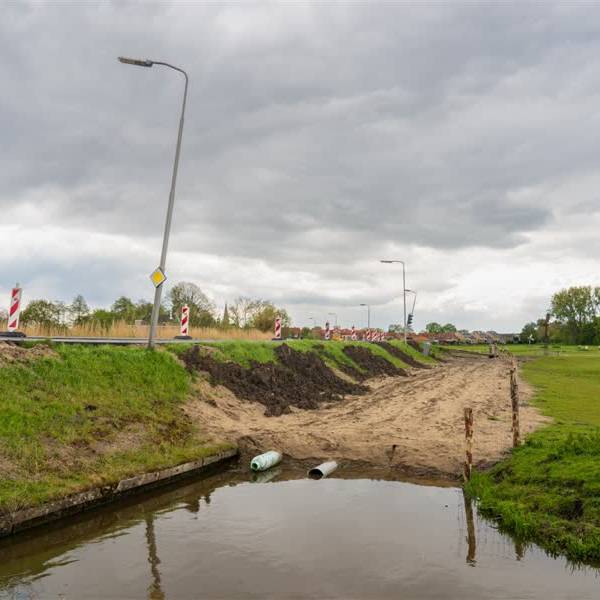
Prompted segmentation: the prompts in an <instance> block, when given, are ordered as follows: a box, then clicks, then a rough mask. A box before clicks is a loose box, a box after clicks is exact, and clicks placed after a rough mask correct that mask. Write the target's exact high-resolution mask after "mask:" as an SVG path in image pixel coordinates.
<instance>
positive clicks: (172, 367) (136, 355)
mask: <svg viewBox="0 0 600 600" xmlns="http://www.w3.org/2000/svg"><path fill="white" fill-rule="evenodd" d="M354 343H355V344H356V345H364V346H366V347H367V348H369V350H370V351H371V352H373V353H376V354H378V355H380V356H383V357H384V358H385V359H386V360H389V361H390V362H391V363H392V364H394V365H396V366H398V367H404V366H405V365H404V364H403V363H402V361H400V360H399V359H398V358H396V357H394V356H391V355H390V354H389V353H387V352H386V351H385V350H384V349H383V348H380V347H377V346H374V345H372V344H363V343H362V342H354ZM398 344H399V347H401V348H402V349H403V350H405V351H406V352H408V353H411V355H413V356H416V357H419V356H420V355H419V353H418V352H416V351H414V350H413V349H412V348H406V347H404V345H403V344H400V343H398ZM207 345H210V346H212V347H213V348H214V349H215V352H214V356H215V358H217V359H219V360H224V361H226V360H231V361H234V362H237V363H239V364H241V365H242V366H246V367H247V366H249V365H250V363H251V362H252V361H256V362H275V361H277V357H276V354H275V353H274V348H275V344H273V343H268V342H259V341H257V342H247V341H227V342H214V343H211V344H207ZM290 345H291V346H292V347H293V348H294V349H296V350H299V351H304V352H309V351H315V352H318V353H319V355H320V356H322V358H323V359H324V360H325V362H326V363H327V364H328V365H330V366H332V367H339V366H342V365H349V366H352V367H354V368H356V369H358V370H361V369H360V367H359V365H357V364H355V363H354V362H353V361H352V360H351V359H350V358H349V357H347V356H346V355H345V354H344V353H343V352H342V349H343V347H344V344H343V343H341V342H328V343H326V344H324V343H322V342H316V341H308V340H307V341H295V342H291V343H290ZM186 348H189V345H188V344H181V345H173V346H172V347H170V348H169V349H170V350H172V352H173V353H174V354H177V353H180V352H182V351H184V350H185V349H186ZM172 352H163V351H156V352H148V351H146V350H144V349H141V348H132V347H128V348H119V347H112V346H99V347H89V346H72V345H55V346H52V350H51V351H50V352H48V353H47V355H45V356H42V357H35V358H31V359H26V360H23V361H19V362H10V363H9V362H7V361H4V362H2V360H1V357H0V512H2V511H10V510H16V509H18V508H23V507H25V506H33V505H37V504H41V503H44V502H47V501H50V500H53V499H56V498H60V497H63V496H66V495H69V494H72V493H76V492H79V491H82V490H85V489H89V488H91V487H95V486H99V485H107V484H109V483H114V482H116V481H118V480H119V479H121V478H123V477H127V476H131V475H134V474H139V473H142V472H145V471H151V470H155V469H159V468H164V467H168V466H172V465H176V464H180V463H182V462H186V461H189V460H195V459H198V458H200V457H202V456H206V455H208V454H212V453H214V452H216V451H218V450H220V449H223V448H225V447H228V445H222V446H215V445H211V444H206V442H205V440H203V437H202V432H201V431H198V430H197V428H196V427H195V426H194V425H193V424H192V423H191V422H190V421H189V420H188V419H187V417H186V416H185V414H184V412H183V410H182V407H183V404H184V403H185V401H186V400H187V399H188V398H189V397H190V394H191V393H192V391H191V390H192V385H191V381H192V378H191V376H190V375H189V374H188V373H187V371H186V370H185V369H184V367H183V366H182V365H181V364H180V363H179V362H178V361H177V360H175V357H174V355H173V353H172ZM424 360H425V361H426V359H424Z"/></svg>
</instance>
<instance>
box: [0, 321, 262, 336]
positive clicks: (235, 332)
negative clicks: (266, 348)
mask: <svg viewBox="0 0 600 600" xmlns="http://www.w3.org/2000/svg"><path fill="white" fill-rule="evenodd" d="M5 329H6V321H0V331H4V330H5ZM19 331H22V332H23V333H25V334H26V335H28V336H37V337H111V338H140V339H144V338H147V337H148V333H149V326H148V325H134V324H131V323H126V322H125V321H115V322H114V323H112V324H110V325H108V326H103V325H101V324H100V323H84V324H81V325H72V326H67V325H64V326H51V327H48V326H41V325H36V324H26V325H22V326H20V327H19ZM176 335H179V325H159V326H158V327H157V329H156V337H157V338H158V339H173V338H174V337H175V336H176ZM190 335H191V336H192V337H194V338H198V339H206V340H270V339H271V338H272V337H273V334H272V333H271V332H264V331H259V330H258V329H239V328H237V327H229V328H227V329H225V328H221V327H192V328H190Z"/></svg>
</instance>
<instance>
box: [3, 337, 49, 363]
mask: <svg viewBox="0 0 600 600" xmlns="http://www.w3.org/2000/svg"><path fill="white" fill-rule="evenodd" d="M44 356H52V357H56V356H58V355H57V354H56V352H54V350H52V348H49V347H48V346H46V345H44V344H36V345H35V346H33V347H32V348H23V347H22V346H19V345H17V344H11V343H10V342H0V367H2V366H5V365H10V364H14V363H27V362H29V361H32V360H35V359H37V358H41V357H44Z"/></svg>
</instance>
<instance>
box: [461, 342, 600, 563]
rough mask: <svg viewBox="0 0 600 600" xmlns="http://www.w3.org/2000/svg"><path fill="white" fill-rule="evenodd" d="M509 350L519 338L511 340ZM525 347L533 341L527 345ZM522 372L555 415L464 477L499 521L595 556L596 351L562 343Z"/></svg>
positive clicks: (599, 484) (598, 473) (599, 443)
mask: <svg viewBox="0 0 600 600" xmlns="http://www.w3.org/2000/svg"><path fill="white" fill-rule="evenodd" d="M509 348H510V350H511V351H512V350H513V349H516V348H522V347H519V346H512V347H509ZM530 350H531V348H530ZM563 350H564V351H565V353H564V354H561V355H559V356H556V355H555V356H546V357H541V358H535V359H533V360H530V361H528V362H526V363H525V364H524V365H523V375H524V377H525V379H526V380H527V381H529V382H530V383H532V384H533V385H534V386H535V387H536V389H537V393H536V395H535V398H534V400H533V403H534V404H535V405H536V406H537V407H539V409H540V410H541V412H542V413H544V414H546V415H548V416H550V417H553V418H554V420H555V421H554V423H553V424H552V425H550V426H548V427H546V428H544V429H542V430H541V431H538V432H536V433H534V434H533V435H531V436H530V437H529V438H528V439H527V440H526V442H525V443H524V444H523V445H522V446H521V447H519V448H518V449H516V450H515V451H514V452H513V453H512V455H511V457H510V458H509V459H507V460H505V461H503V462H501V463H500V464H498V465H496V466H495V467H493V468H492V469H491V470H490V471H488V472H485V473H476V474H475V475H474V476H473V479H472V480H471V482H470V483H469V484H468V485H467V489H468V491H469V492H470V493H471V494H472V495H473V496H476V497H477V498H478V502H479V506H480V509H481V510H482V512H483V513H484V514H486V515H488V516H491V517H494V518H496V519H498V521H499V523H500V525H501V527H502V528H503V529H505V530H507V531H509V532H511V533H513V534H515V535H517V536H518V537H519V538H521V539H522V540H523V541H535V542H538V543H539V544H540V545H542V546H543V547H545V548H546V549H547V550H548V551H549V552H550V553H553V554H557V553H562V554H565V555H566V556H567V557H568V558H570V559H572V560H574V561H587V562H590V561H591V562H597V561H600V356H598V352H597V351H595V352H592V351H589V352H585V351H583V352H582V351H578V350H577V349H576V347H571V348H570V349H568V348H563Z"/></svg>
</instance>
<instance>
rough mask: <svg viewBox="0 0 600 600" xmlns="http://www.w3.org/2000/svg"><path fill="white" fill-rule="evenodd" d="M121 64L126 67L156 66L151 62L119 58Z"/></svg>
mask: <svg viewBox="0 0 600 600" xmlns="http://www.w3.org/2000/svg"><path fill="white" fill-rule="evenodd" d="M119 62H122V63H123V64H125V65H136V66H138V67H151V66H152V65H153V64H154V63H153V62H152V61H151V60H140V59H137V58H126V57H125V56H119Z"/></svg>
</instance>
